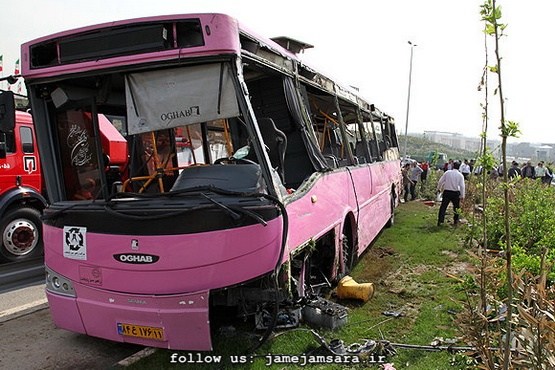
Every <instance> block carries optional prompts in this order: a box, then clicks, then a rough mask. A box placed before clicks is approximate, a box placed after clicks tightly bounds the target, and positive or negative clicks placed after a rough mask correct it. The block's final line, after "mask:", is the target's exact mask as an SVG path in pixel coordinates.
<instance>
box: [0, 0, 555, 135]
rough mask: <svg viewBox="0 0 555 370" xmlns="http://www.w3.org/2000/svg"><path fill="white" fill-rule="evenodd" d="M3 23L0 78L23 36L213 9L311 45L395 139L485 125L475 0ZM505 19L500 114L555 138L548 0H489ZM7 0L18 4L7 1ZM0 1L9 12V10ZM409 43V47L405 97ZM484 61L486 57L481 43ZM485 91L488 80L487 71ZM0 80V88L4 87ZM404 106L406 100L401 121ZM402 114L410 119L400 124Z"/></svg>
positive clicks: (317, 59)
mask: <svg viewBox="0 0 555 370" xmlns="http://www.w3.org/2000/svg"><path fill="white" fill-rule="evenodd" d="M7 2H8V0H0V4H2V3H4V6H2V7H1V8H2V9H3V10H4V11H3V14H4V15H5V16H4V17H3V19H2V22H0V55H2V56H3V69H4V71H3V72H1V73H3V76H5V75H7V74H11V73H12V72H13V70H14V66H15V62H16V60H17V59H18V58H19V53H20V45H21V44H22V43H24V42H27V41H30V40H33V39H35V38H38V37H42V36H45V35H48V34H52V33H55V32H59V31H64V30H68V29H72V28H77V27H82V26H86V25H92V24H97V23H103V22H110V21H115V20H122V19H130V18H137V17H143V16H153V15H162V14H185V13H199V12H218V13H225V14H229V15H231V16H234V17H236V18H237V19H238V20H239V21H240V22H242V23H243V24H245V25H247V26H248V27H249V28H251V29H253V30H255V31H256V32H258V33H259V34H261V35H264V36H267V37H274V36H289V37H292V38H295V39H298V40H301V41H304V42H307V43H310V44H312V45H314V46H315V47H314V48H313V49H310V50H306V51H305V52H304V54H303V55H302V56H301V58H302V59H303V61H304V62H305V63H306V64H308V65H310V66H312V67H313V68H316V69H317V70H319V71H321V72H323V73H324V74H326V75H328V76H329V77H331V78H333V79H335V80H337V81H338V82H340V83H342V84H343V85H348V86H356V87H357V88H358V89H359V92H360V94H361V95H362V96H363V97H365V98H366V99H367V100H368V101H370V102H372V103H374V104H375V105H376V106H377V107H379V108H380V109H381V110H382V111H384V112H386V113H388V114H389V115H391V116H393V117H394V118H395V120H396V124H397V131H398V134H399V135H400V136H403V135H404V134H405V128H406V127H407V126H408V132H409V134H410V133H423V132H424V131H442V132H455V133H460V134H462V135H465V136H471V137H477V136H479V135H480V133H481V132H482V127H483V121H482V108H481V106H480V104H481V103H484V102H485V97H484V92H483V91H481V92H480V91H478V85H479V82H480V79H481V76H482V70H483V68H484V65H485V63H486V62H485V55H486V53H485V46H484V33H483V32H482V29H483V22H481V21H480V14H479V12H480V5H481V4H482V2H483V1H482V0H418V1H415V0H364V1H360V0H342V1H330V0H320V1H313V0H304V1H301V0H279V1H272V2H268V1H260V0H258V1H256V0H159V1H152V0H95V1H90V0H89V1H83V0H49V1H36V0H18V1H17V2H15V3H14V2H10V3H11V4H12V5H9V6H8V5H7ZM497 3H498V5H501V7H502V10H503V17H502V19H501V22H503V23H506V24H508V27H507V29H506V30H505V33H506V34H507V36H506V37H503V38H502V40H501V42H500V54H501V56H502V58H503V59H502V63H501V72H502V78H503V81H502V82H503V92H504V97H505V105H506V109H505V114H506V119H507V120H511V121H516V122H518V123H519V127H520V130H521V132H522V134H521V135H520V137H519V138H518V139H516V140H513V141H529V142H534V143H555V125H554V124H553V122H552V121H553V118H552V117H553V115H552V113H551V111H550V108H551V107H552V106H553V102H552V101H551V98H552V97H553V96H555V94H554V93H553V91H552V88H553V86H555V69H554V68H552V66H553V65H554V63H553V62H554V56H555V46H554V43H553V39H554V36H555V28H553V27H551V26H550V24H551V23H552V17H553V14H554V11H555V2H554V1H552V0H527V1H515V0H513V1H510V0H498V1H497ZM14 4H15V5H14ZM6 9H10V10H9V11H6ZM408 41H411V42H412V43H413V44H416V45H417V46H415V47H413V58H412V79H411V90H410V105H408V104H407V102H408V99H407V97H408V86H409V67H410V60H411V58H410V54H411V45H409V43H408ZM489 47H490V50H491V52H490V55H489V63H488V64H489V65H494V64H495V62H494V55H493V52H492V50H493V49H492V48H493V44H492V43H491V41H490V45H489ZM489 80H490V92H491V91H493V90H494V89H495V86H494V85H496V84H497V77H496V75H494V74H490V75H489ZM2 87H5V86H4V85H2ZM407 106H409V107H410V109H409V114H408V122H407ZM489 107H490V116H491V119H490V121H489V123H488V127H489V130H488V137H490V138H495V139H496V138H498V135H499V130H498V127H499V125H500V120H499V111H500V107H499V96H498V95H497V96H493V95H492V96H490V98H489ZM407 123H408V125H407Z"/></svg>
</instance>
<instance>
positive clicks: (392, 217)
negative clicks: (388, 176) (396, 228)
mask: <svg viewBox="0 0 555 370" xmlns="http://www.w3.org/2000/svg"><path fill="white" fill-rule="evenodd" d="M390 207H391V214H390V216H389V220H387V223H386V224H385V227H391V226H393V225H394V224H395V197H394V196H393V194H392V195H391V201H390Z"/></svg>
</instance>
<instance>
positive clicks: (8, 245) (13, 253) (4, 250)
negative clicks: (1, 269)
mask: <svg viewBox="0 0 555 370" xmlns="http://www.w3.org/2000/svg"><path fill="white" fill-rule="evenodd" d="M0 233H1V234H0V235H1V237H2V244H0V260H4V261H12V262H14V261H22V260H24V259H29V258H33V257H37V256H39V255H41V254H42V251H43V245H42V235H41V234H42V224H41V220H40V212H39V211H37V210H36V209H34V208H23V207H22V208H15V209H12V210H11V211H9V212H8V213H7V214H6V215H5V216H4V217H2V222H0Z"/></svg>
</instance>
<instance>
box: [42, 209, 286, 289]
mask: <svg viewBox="0 0 555 370" xmlns="http://www.w3.org/2000/svg"><path fill="white" fill-rule="evenodd" d="M43 234H44V245H45V262H46V265H47V266H48V267H50V268H51V269H53V270H54V271H56V272H57V273H59V274H61V275H63V276H65V277H66V278H69V279H71V280H72V281H75V282H81V283H83V284H84V285H90V286H95V287H98V288H102V289H106V290H111V291H118V292H133V293H134V294H152V293H153V292H156V294H182V293H190V292H197V291H205V290H211V289H217V288H222V287H226V286H230V285H233V284H238V283H241V282H244V281H247V280H250V279H252V278H255V277H258V276H260V275H263V274H265V273H267V272H270V271H272V270H273V269H274V267H275V265H276V262H277V259H278V255H279V251H280V246H281V235H282V220H281V218H278V219H275V220H272V221H270V222H268V225H267V226H266V227H264V226H262V225H260V224H256V225H251V226H246V227H240V228H234V229H228V230H218V231H211V232H204V233H198V234H186V235H162V236H138V235H103V234H95V233H87V234H86V243H87V245H88V248H87V260H85V261H80V260H72V259H68V258H64V257H63V236H64V234H63V230H62V229H59V228H56V227H52V226H48V225H44V228H43ZM134 240H135V241H136V242H134ZM133 244H135V245H138V248H139V249H138V250H132V249H131V247H132V245H133ZM132 252H138V253H144V254H151V255H156V256H159V257H160V260H159V261H158V262H157V263H155V264H141V265H137V264H126V263H122V262H119V261H117V260H116V259H115V258H114V255H115V254H118V253H132ZM245 266H248V267H249V268H245ZM86 267H89V268H96V269H98V273H99V274H100V275H101V276H102V281H101V282H100V283H99V282H92V283H91V280H93V279H91V278H90V274H89V273H88V272H87V269H86Z"/></svg>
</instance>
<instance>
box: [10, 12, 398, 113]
mask: <svg viewBox="0 0 555 370" xmlns="http://www.w3.org/2000/svg"><path fill="white" fill-rule="evenodd" d="M194 21H198V26H197V28H198V30H197V32H198V33H199V37H202V40H201V42H199V43H198V44H193V45H185V46H183V45H180V44H179V42H180V41H179V37H180V34H179V33H178V31H177V32H176V29H178V26H176V24H182V23H183V22H194ZM170 25H172V30H171V31H172V35H168V34H169V33H170V31H168V28H169V26H170ZM157 27H158V28H157ZM189 31H190V30H189ZM139 32H142V33H141V36H142V37H141V36H137V34H138V33H139ZM201 34H202V35H201ZM156 37H158V38H159V39H156ZM164 37H165V38H164ZM145 39H146V40H147V41H144V40H145ZM168 40H169V41H168ZM109 41H112V42H109ZM168 42H169V43H172V45H168V44H167V43H168ZM84 43H87V45H90V47H83V44H84ZM147 43H148V44H147ZM122 44H123V45H122ZM162 44H164V45H162ZM107 45H108V46H110V47H107ZM112 45H117V48H116V47H113V46H112ZM284 46H289V48H286V47H284ZM310 47H312V45H310V44H308V43H305V42H302V41H298V40H294V39H290V38H285V37H283V36H282V37H279V38H276V39H275V41H274V40H273V39H270V38H268V37H265V36H262V35H259V34H258V33H256V32H254V31H253V30H251V29H250V28H248V27H247V26H245V25H244V24H242V23H240V22H239V21H237V20H236V19H235V18H232V17H230V16H228V15H225V14H220V13H198V14H177V15H163V16H152V17H143V18H135V19H127V20H120V21H115V22H107V23H102V24H97V25H92V26H86V27H81V28H76V29H72V30H67V31H63V32H58V33H55V34H52V35H48V36H44V37H41V38H38V39H35V40H32V41H29V42H26V43H25V44H23V45H22V47H21V56H22V57H21V60H22V75H23V77H24V78H25V79H26V81H27V83H31V84H32V83H33V81H34V80H37V79H42V78H55V77H56V76H60V75H63V76H67V75H70V74H78V73H82V72H90V71H97V70H106V69H114V68H117V67H123V66H130V65H140V64H144V63H154V62H166V61H167V62H169V61H172V60H179V59H180V58H182V56H183V53H184V50H185V49H186V52H187V57H202V56H210V55H225V54H235V55H239V54H241V53H243V54H246V55H250V56H251V57H257V56H258V55H259V53H260V55H259V58H260V59H259V60H263V61H264V62H268V60H267V59H268V58H267V55H268V54H267V52H268V51H269V52H271V53H272V54H274V55H275V56H277V58H274V59H272V60H271V63H281V65H280V67H281V69H282V70H287V71H288V73H290V74H293V73H298V74H299V76H300V78H301V79H302V80H304V81H305V82H307V83H309V84H312V85H313V86H316V87H318V88H323V89H324V90H327V91H329V92H331V93H335V94H337V95H338V96H339V97H341V98H343V99H345V100H347V101H351V102H354V103H356V104H357V105H358V106H360V107H361V108H362V109H363V110H364V111H367V112H372V116H373V117H374V118H375V119H379V118H380V117H381V118H384V119H386V120H389V119H391V117H390V116H388V115H387V114H384V113H382V112H381V111H380V110H378V109H376V108H375V107H374V106H373V105H371V104H369V103H368V102H367V101H366V100H364V99H362V98H361V97H360V96H359V95H358V93H357V92H356V91H354V90H353V89H351V88H349V87H345V86H341V85H340V84H338V83H337V82H336V81H334V80H332V79H331V78H328V77H326V76H325V75H323V74H321V73H319V72H317V71H316V70H315V69H313V68H311V67H310V66H307V65H305V64H304V63H303V62H302V61H301V60H300V59H299V58H298V56H297V54H296V53H297V52H299V51H301V50H303V49H307V48H310Z"/></svg>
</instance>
